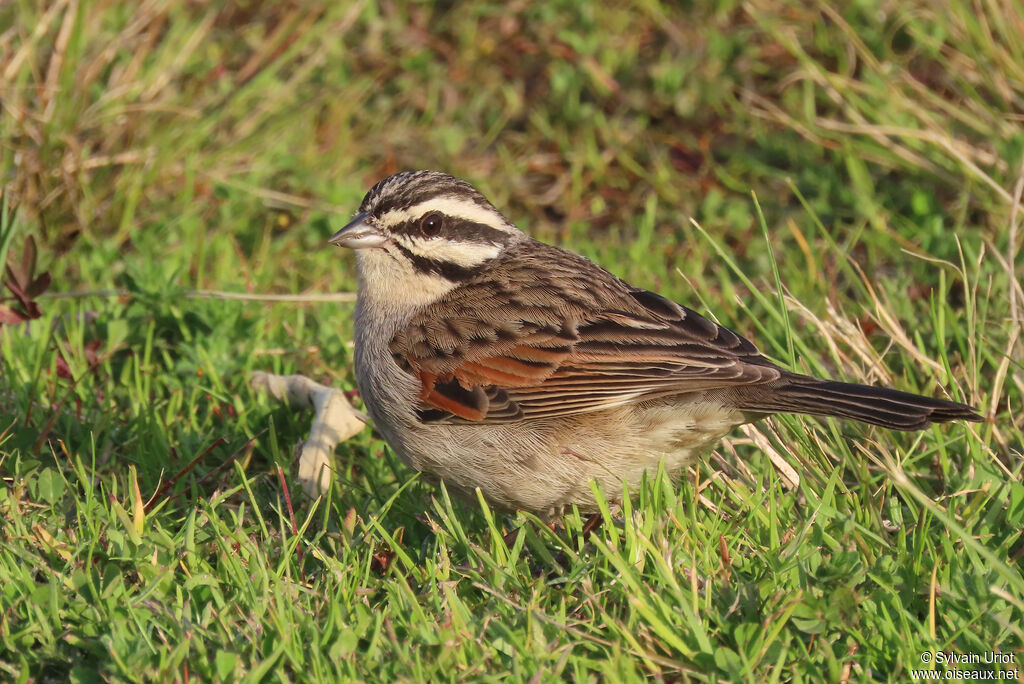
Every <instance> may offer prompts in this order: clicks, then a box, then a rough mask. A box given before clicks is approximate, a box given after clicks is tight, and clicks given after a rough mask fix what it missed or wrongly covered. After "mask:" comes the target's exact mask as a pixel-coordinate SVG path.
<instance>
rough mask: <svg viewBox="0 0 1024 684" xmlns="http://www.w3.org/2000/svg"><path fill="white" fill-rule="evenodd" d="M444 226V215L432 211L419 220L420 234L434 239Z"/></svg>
mask: <svg viewBox="0 0 1024 684" xmlns="http://www.w3.org/2000/svg"><path fill="white" fill-rule="evenodd" d="M443 226H444V214H442V213H440V212H437V211H432V212H430V213H429V214H426V215H425V216H424V217H423V218H421V219H420V232H422V233H423V235H425V236H426V237H434V236H436V235H438V234H439V233H440V232H441V228H442V227H443Z"/></svg>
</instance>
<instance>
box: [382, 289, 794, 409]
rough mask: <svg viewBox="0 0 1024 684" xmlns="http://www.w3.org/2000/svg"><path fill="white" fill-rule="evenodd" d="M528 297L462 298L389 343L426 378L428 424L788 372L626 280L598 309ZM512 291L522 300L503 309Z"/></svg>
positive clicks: (664, 393)
mask: <svg viewBox="0 0 1024 684" xmlns="http://www.w3.org/2000/svg"><path fill="white" fill-rule="evenodd" d="M616 282H617V283H621V281H616ZM456 292H458V291H456ZM490 294H493V297H488V295H490ZM529 294H530V293H529V292H526V294H525V295H524V294H523V293H522V292H519V291H516V292H504V293H501V292H498V293H490V292H483V293H481V292H480V291H476V292H474V293H473V294H472V296H469V295H468V294H467V295H465V296H464V297H462V298H461V299H460V298H458V297H456V298H454V301H449V302H441V303H439V304H437V305H435V306H434V307H432V310H427V311H425V312H424V313H423V314H421V315H420V316H419V317H417V318H416V319H414V320H413V321H412V322H410V324H409V326H408V327H407V328H405V329H404V330H402V331H400V332H399V333H398V334H397V335H396V337H395V339H394V340H393V342H392V345H391V351H392V354H393V355H394V356H395V358H396V360H398V359H401V360H402V363H403V367H405V368H406V370H407V371H409V372H410V373H412V374H413V375H415V376H417V378H418V379H419V382H420V396H419V398H420V403H421V406H420V410H419V415H420V418H421V419H422V420H423V421H424V422H442V423H465V422H474V423H476V422H490V423H505V422H513V421H518V420H523V419H527V418H547V417H557V416H565V415H572V414H577V413H584V412H588V411H594V410H600V409H602V408H610V407H613V406H620V405H623V404H629V403H635V402H638V401H645V400H650V399H656V398H660V397H669V396H673V395H678V394H682V393H688V392H697V391H703V390H714V389H719V388H723V387H731V386H738V385H746V384H760V383H765V382H771V381H773V380H775V379H777V378H779V377H780V376H781V374H782V372H783V371H782V370H781V369H780V368H779V367H778V366H776V365H774V364H773V363H771V362H770V361H768V360H767V359H765V358H764V357H763V356H761V354H760V353H759V352H758V351H757V349H756V348H755V347H754V345H753V344H751V343H750V342H749V341H748V340H746V339H744V338H743V337H741V336H740V335H737V334H736V333H734V332H732V331H731V330H728V329H727V328H723V327H721V326H719V325H717V324H716V323H714V322H713V321H711V320H709V319H707V318H704V317H703V316H700V315H699V314H697V313H696V312H694V311H692V310H690V309H687V308H685V307H682V306H680V305H679V304H676V303H675V302H672V301H670V300H668V299H665V298H664V297H661V296H659V295H656V294H654V293H651V292H647V291H645V290H637V289H632V288H629V286H627V285H625V284H624V283H621V287H619V288H618V289H617V291H614V292H611V293H609V292H603V293H599V299H598V300H597V301H600V303H601V304H607V303H608V301H609V299H611V300H612V301H614V302H615V303H616V304H621V307H617V308H616V309H611V308H605V309H604V310H601V311H599V313H595V311H596V304H597V302H596V301H595V302H588V301H573V300H569V301H566V302H561V303H562V304H563V306H560V307H558V308H557V309H555V308H554V307H551V306H547V307H542V306H540V305H539V303H541V302H544V301H545V298H544V297H536V298H535V300H536V302H537V305H534V306H530V304H531V303H532V301H533V300H531V299H530V298H529ZM503 297H505V298H509V297H517V298H518V301H516V302H515V304H516V305H515V306H514V307H508V306H504V307H503V306H502V304H504V303H505V301H503V300H502V298H503ZM488 300H490V301H488ZM616 300H617V301H616ZM506 301H507V300H506ZM550 301H551V299H550V296H548V297H547V302H548V303H550ZM488 304H491V305H488ZM511 311H514V312H515V313H516V314H517V317H516V318H510V317H509V316H508V314H509V313H510V312H511Z"/></svg>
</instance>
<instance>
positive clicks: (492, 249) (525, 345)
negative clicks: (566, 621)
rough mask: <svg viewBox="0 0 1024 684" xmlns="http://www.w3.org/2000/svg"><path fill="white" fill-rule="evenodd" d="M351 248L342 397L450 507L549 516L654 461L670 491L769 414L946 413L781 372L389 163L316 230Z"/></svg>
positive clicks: (903, 419) (444, 183)
mask: <svg viewBox="0 0 1024 684" xmlns="http://www.w3.org/2000/svg"><path fill="white" fill-rule="evenodd" d="M329 243H330V244H332V245H336V246H340V247H347V248H350V249H353V250H354V251H355V256H356V275H357V281H358V288H357V297H356V307H355V316H354V330H355V352H354V366H355V376H356V383H357V385H358V388H359V394H360V396H361V398H362V401H363V403H364V404H365V406H366V409H367V412H368V413H369V415H370V417H371V418H372V420H373V423H374V425H375V427H376V428H377V430H378V431H379V433H380V434H381V435H382V437H383V438H384V440H385V441H386V442H387V443H388V445H389V446H390V447H391V448H392V449H393V450H394V452H395V453H396V454H397V455H398V456H399V457H400V458H401V460H402V461H403V462H404V463H405V464H407V465H408V466H410V467H411V468H413V469H414V470H417V471H420V472H421V473H423V475H424V476H426V478H427V480H428V481H431V482H436V481H443V482H444V484H445V486H446V487H447V488H448V489H449V490H451V491H454V492H455V493H457V494H461V495H462V496H468V497H473V496H475V492H477V491H478V490H479V492H480V493H482V494H483V496H484V498H485V499H486V501H487V502H488V504H489V505H490V506H492V507H495V508H497V509H501V510H505V511H516V510H523V511H527V512H529V513H532V514H534V515H536V516H538V517H539V518H540V519H542V520H545V521H552V520H555V519H557V518H558V517H559V516H562V515H564V514H565V512H566V511H567V510H571V507H572V506H576V507H577V510H579V511H580V512H582V513H594V512H596V511H597V510H598V509H597V503H596V501H595V497H594V494H593V490H592V488H591V481H597V483H598V484H599V485H600V487H601V489H602V491H603V492H604V493H605V494H606V496H607V497H608V498H609V500H611V501H612V502H616V501H620V500H621V497H622V496H623V492H627V495H629V496H632V494H634V493H636V492H637V491H638V488H639V487H640V486H641V482H642V480H643V478H644V476H645V473H647V474H648V475H650V474H653V471H656V469H657V468H658V467H659V464H660V463H662V462H663V463H664V467H665V470H666V472H667V473H668V474H669V475H670V476H671V477H672V478H673V479H674V480H678V479H679V477H681V474H682V473H683V472H684V471H685V470H686V468H687V467H688V466H689V464H691V463H692V462H693V461H694V459H695V458H698V457H699V456H701V455H702V454H704V453H707V452H709V451H710V450H711V449H713V447H714V445H715V444H716V443H717V442H718V441H719V440H720V439H721V438H722V437H724V436H725V435H726V434H728V433H729V432H730V431H731V430H733V429H734V428H736V427H737V426H739V425H742V424H744V423H751V422H754V421H757V420H759V419H761V418H764V417H766V416H768V415H771V414H774V413H780V412H785V413H798V414H807V415H812V416H833V417H838V418H847V419H853V420H857V421H862V422H864V423H869V424H872V425H877V426H881V427H885V428H891V429H894V430H921V429H923V428H925V427H926V426H928V425H929V424H931V423H941V422H946V421H953V420H965V421H980V420H981V416H979V415H978V414H977V413H976V412H975V410H974V409H973V408H972V407H970V406H967V405H965V404H962V403H957V402H953V401H947V400H945V399H937V398H931V397H926V396H920V395H916V394H911V393H907V392H901V391H898V390H895V389H889V388H885V387H873V386H867V385H859V384H851V383H846V382H839V381H835V380H829V379H823V378H816V377H812V376H808V375H803V374H799V373H796V372H792V371H789V370H787V369H785V368H783V367H781V366H779V365H777V364H776V363H774V362H772V361H770V360H769V359H768V358H766V357H765V356H763V355H762V354H761V353H760V352H759V351H758V349H757V348H756V347H755V346H754V344H753V343H751V342H750V341H749V340H747V339H745V338H744V337H743V336H741V335H739V334H738V333H736V332H734V331H732V330H730V329H728V328H726V327H724V326H722V325H719V324H717V323H715V322H714V321H712V320H710V319H709V318H707V317H705V316H702V315H700V314H699V313H697V312H696V311H694V310H693V309H690V308H687V307H685V306H683V305H681V304H678V303H676V302H674V301H671V300H669V299H667V298H665V297H662V296H661V295H658V294H656V293H654V292H651V291H648V290H646V289H643V288H641V287H636V286H634V285H631V284H629V283H627V282H625V281H624V280H621V279H619V278H618V277H616V276H614V275H613V274H611V273H610V272H608V271H607V270H605V269H604V268H602V267H601V266H599V265H597V264H595V263H594V262H592V261H590V260H589V259H587V258H585V257H583V256H580V255H578V254H575V253H573V252H571V251H567V250H565V249H561V248H559V247H556V246H553V245H549V244H546V243H543V242H540V241H538V240H535V239H533V238H531V237H529V236H528V235H527V234H526V233H524V232H523V231H521V230H520V229H519V228H517V227H516V226H515V225H514V224H513V223H512V222H510V221H509V220H508V219H506V218H505V216H503V215H502V213H501V212H500V211H499V210H498V209H496V208H495V207H494V205H493V204H491V202H490V201H488V200H487V198H486V197H485V196H484V195H483V194H482V193H480V192H479V191H478V190H477V189H476V188H474V187H473V186H472V185H471V184H470V183H468V182H467V181H465V180H462V179H459V178H456V177H454V176H451V175H449V174H447V173H443V172H440V171H429V170H419V171H403V172H399V173H396V174H394V175H391V176H389V177H387V178H384V179H383V180H381V181H379V182H378V183H377V184H376V185H374V186H373V187H372V188H371V189H370V190H369V192H367V193H366V195H365V197H364V198H363V201H362V203H361V204H360V206H359V210H358V212H357V213H356V214H355V216H354V217H353V218H352V220H351V221H350V222H349V223H347V225H345V226H344V227H343V228H342V229H341V230H339V231H338V232H336V233H335V234H334V235H333V236H331V238H330V239H329Z"/></svg>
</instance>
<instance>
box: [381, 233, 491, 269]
mask: <svg viewBox="0 0 1024 684" xmlns="http://www.w3.org/2000/svg"><path fill="white" fill-rule="evenodd" d="M395 239H397V240H400V241H401V242H402V244H403V245H405V247H406V248H407V249H408V250H409V251H410V252H413V253H414V254H417V255H419V256H422V257H426V258H427V259H435V260H437V261H445V262H448V263H450V264H455V265H456V266H462V267H472V266H478V265H480V264H482V263H484V262H485V261H487V260H489V259H493V258H494V257H496V256H498V253H499V252H500V251H501V246H500V245H493V244H491V243H489V242H463V241H456V240H446V239H444V238H434V239H428V238H410V237H405V236H395Z"/></svg>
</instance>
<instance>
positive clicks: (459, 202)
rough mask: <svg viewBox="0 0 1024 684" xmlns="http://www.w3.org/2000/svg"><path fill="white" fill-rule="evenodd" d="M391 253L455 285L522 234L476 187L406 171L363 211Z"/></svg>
mask: <svg viewBox="0 0 1024 684" xmlns="http://www.w3.org/2000/svg"><path fill="white" fill-rule="evenodd" d="M359 211H360V214H361V215H365V219H364V220H365V222H366V223H367V224H369V225H370V226H372V227H373V228H374V230H376V231H377V232H379V233H380V234H381V235H383V236H385V237H386V238H387V240H386V242H385V243H384V244H383V245H381V247H380V248H381V249H383V250H385V251H386V252H387V253H388V254H389V255H391V256H393V257H395V258H396V259H405V260H407V261H408V262H410V263H411V265H412V267H413V268H414V269H415V270H416V271H418V272H421V273H430V274H436V275H441V276H444V277H445V278H447V279H449V280H453V281H459V280H465V279H467V278H469V277H472V276H473V275H475V274H476V273H477V271H478V268H477V267H479V266H480V265H482V264H483V263H485V262H487V261H489V260H490V259H493V258H494V257H496V256H497V255H498V254H500V253H501V250H502V249H503V248H504V247H505V246H506V245H508V244H510V243H512V242H514V241H517V240H519V239H522V238H523V237H524V236H523V234H522V233H521V232H520V231H519V230H518V229H517V228H516V227H515V226H514V225H512V224H511V223H510V222H509V221H508V220H506V219H505V217H504V216H502V215H501V212H499V211H498V210H497V209H495V208H494V205H492V204H491V203H490V202H489V201H487V198H486V197H484V196H483V195H482V194H481V193H480V192H479V191H478V190H477V189H476V188H474V187H473V186H472V185H470V184H469V183H467V182H466V181H464V180H461V179H459V178H455V177H454V176H450V175H448V174H447V173H442V172H440V171H403V172H401V173H396V174H394V175H393V176H389V177H388V178H385V179H384V180H382V181H380V182H379V183H377V184H376V185H374V186H373V187H372V188H371V189H370V191H369V192H368V193H366V196H365V197H364V198H363V202H362V204H361V205H360V207H359Z"/></svg>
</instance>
